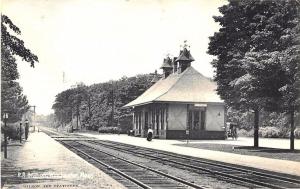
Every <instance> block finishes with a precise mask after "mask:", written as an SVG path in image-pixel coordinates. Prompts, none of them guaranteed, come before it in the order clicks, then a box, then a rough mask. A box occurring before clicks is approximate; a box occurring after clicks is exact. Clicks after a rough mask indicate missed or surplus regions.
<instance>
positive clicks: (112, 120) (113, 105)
mask: <svg viewBox="0 0 300 189" xmlns="http://www.w3.org/2000/svg"><path fill="white" fill-rule="evenodd" d="M111 95H112V109H111V124H112V126H114V114H115V97H114V82H113V81H112V92H111Z"/></svg>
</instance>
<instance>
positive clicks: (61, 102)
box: [52, 74, 153, 131]
mask: <svg viewBox="0 0 300 189" xmlns="http://www.w3.org/2000/svg"><path fill="white" fill-rule="evenodd" d="M152 77H153V76H152V75H150V74H145V75H137V76H135V77H129V78H127V77H123V78H121V79H119V80H117V81H108V82H104V83H99V84H94V85H91V86H85V85H83V84H79V85H77V86H76V87H74V88H71V89H67V90H65V91H62V92H61V93H59V94H57V95H56V99H55V103H54V104H53V106H52V108H53V109H54V114H55V118H56V121H57V124H56V127H58V126H63V127H64V126H66V125H69V124H72V127H73V128H74V129H77V128H78V127H81V128H86V129H89V130H98V129H99V127H121V128H122V131H127V130H128V129H129V128H131V119H130V116H131V113H130V109H122V107H123V106H124V105H126V104H127V103H129V102H130V101H132V100H134V99H135V98H137V97H138V96H139V95H141V94H142V93H143V92H144V91H145V90H146V89H148V88H149V87H150V85H151V79H152ZM118 124H119V126H118Z"/></svg>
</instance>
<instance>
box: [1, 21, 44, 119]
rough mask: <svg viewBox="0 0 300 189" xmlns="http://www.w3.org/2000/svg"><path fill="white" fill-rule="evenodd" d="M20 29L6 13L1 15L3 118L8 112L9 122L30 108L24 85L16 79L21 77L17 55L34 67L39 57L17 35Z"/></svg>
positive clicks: (19, 117)
mask: <svg viewBox="0 0 300 189" xmlns="http://www.w3.org/2000/svg"><path fill="white" fill-rule="evenodd" d="M20 34H21V31H20V29H19V28H18V27H17V26H16V25H14V24H13V22H12V21H11V20H10V19H9V18H8V17H7V16H5V15H2V16H1V120H2V119H3V113H4V112H8V113H9V118H8V122H16V121H18V120H20V119H21V117H22V116H23V114H24V113H25V112H26V111H27V110H28V109H29V106H28V101H27V98H26V96H25V95H24V94H23V93H22V87H21V86H20V85H19V83H18V82H17V81H16V80H17V79H18V78H19V73H18V70H17V61H16V58H15V55H17V56H19V57H21V58H22V59H23V60H25V61H26V62H29V63H30V65H31V66H32V67H34V64H35V63H36V62H38V57H37V56H36V55H34V54H33V53H32V52H31V51H30V50H29V49H27V48H26V47H25V46H24V42H23V41H22V40H21V39H19V38H17V37H16V36H15V35H20Z"/></svg>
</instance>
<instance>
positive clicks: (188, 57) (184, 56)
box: [176, 48, 195, 62]
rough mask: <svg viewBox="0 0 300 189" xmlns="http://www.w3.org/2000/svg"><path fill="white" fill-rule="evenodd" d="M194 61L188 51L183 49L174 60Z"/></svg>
mask: <svg viewBox="0 0 300 189" xmlns="http://www.w3.org/2000/svg"><path fill="white" fill-rule="evenodd" d="M194 60H195V59H194V58H193V56H192V55H191V53H190V51H189V50H187V49H186V48H184V49H183V50H181V51H180V53H179V56H178V58H177V59H176V62H178V61H189V62H192V61H194Z"/></svg>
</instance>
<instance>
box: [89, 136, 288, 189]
mask: <svg viewBox="0 0 300 189" xmlns="http://www.w3.org/2000/svg"><path fill="white" fill-rule="evenodd" d="M89 142H91V143H94V144H102V145H104V146H108V148H114V149H117V150H122V151H125V152H127V153H128V151H131V152H132V153H134V154H140V155H143V156H148V157H151V158H155V159H159V160H163V161H167V162H171V163H173V164H177V165H182V166H185V167H189V168H192V169H196V170H202V171H205V172H209V173H212V174H215V175H221V176H223V177H227V178H232V179H235V180H238V181H243V182H246V183H251V184H255V185H258V186H265V187H269V188H276V189H288V188H286V187H281V186H277V185H274V184H269V183H264V182H260V181H256V180H253V179H248V178H243V177H239V176H235V175H231V174H227V173H223V172H220V171H212V170H210V169H207V168H203V167H199V166H194V165H188V164H186V163H181V162H178V161H174V160H170V159H167V158H162V157H157V156H154V155H149V154H145V153H141V152H135V151H133V150H129V149H126V150H124V149H122V148H120V147H115V146H110V145H105V144H103V143H100V142H99V141H89ZM165 155H169V154H165ZM173 157H174V156H173ZM177 158H178V157H177ZM180 158H181V157H180ZM186 159H187V160H190V159H188V158H186ZM198 162H199V163H203V162H201V161H199V160H198ZM209 165H212V166H216V167H217V166H219V165H218V164H213V163H209ZM221 167H222V168H226V169H233V168H236V167H230V166H223V165H222V166H221ZM235 170H237V171H241V170H243V171H241V172H246V173H248V174H249V171H248V170H245V169H240V168H236V169H235ZM251 173H253V172H251ZM258 176H260V177H264V178H268V177H267V176H261V175H258ZM271 176H273V175H271ZM272 179H274V178H272ZM275 179H277V178H275ZM292 184H293V183H292Z"/></svg>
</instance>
